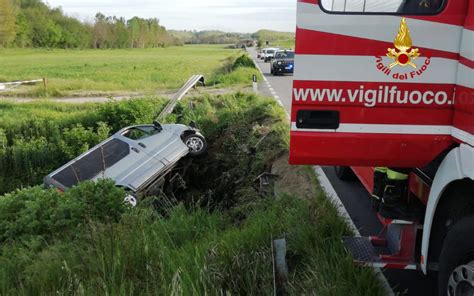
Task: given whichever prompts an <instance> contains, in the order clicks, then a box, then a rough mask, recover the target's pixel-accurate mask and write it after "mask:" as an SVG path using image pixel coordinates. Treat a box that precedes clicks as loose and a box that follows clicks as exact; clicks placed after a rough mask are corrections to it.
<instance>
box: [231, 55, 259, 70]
mask: <svg viewBox="0 0 474 296" xmlns="http://www.w3.org/2000/svg"><path fill="white" fill-rule="evenodd" d="M240 67H245V68H252V69H255V68H256V67H255V63H254V62H253V59H252V58H251V57H250V56H248V55H247V54H243V55H241V56H240V57H238V58H237V59H236V60H235V61H234V64H233V65H232V70H236V69H237V68H240Z"/></svg>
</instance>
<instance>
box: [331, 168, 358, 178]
mask: <svg viewBox="0 0 474 296" xmlns="http://www.w3.org/2000/svg"><path fill="white" fill-rule="evenodd" d="M334 170H335V171H336V176H337V178H338V179H339V180H341V181H353V180H354V172H353V171H352V169H351V168H350V167H348V166H336V167H334Z"/></svg>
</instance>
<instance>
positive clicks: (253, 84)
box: [252, 74, 258, 93]
mask: <svg viewBox="0 0 474 296" xmlns="http://www.w3.org/2000/svg"><path fill="white" fill-rule="evenodd" d="M252 86H253V92H254V93H258V83H257V75H255V74H254V75H253V76H252Z"/></svg>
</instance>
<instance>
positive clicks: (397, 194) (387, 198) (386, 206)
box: [380, 169, 412, 220]
mask: <svg viewBox="0 0 474 296" xmlns="http://www.w3.org/2000/svg"><path fill="white" fill-rule="evenodd" d="M407 200H408V175H407V174H403V173H399V172H396V171H393V170H390V169H388V170H387V179H386V185H385V190H384V193H383V198H382V203H381V205H380V215H381V216H382V217H384V218H387V219H401V220H411V219H412V217H411V214H410V212H409V209H408V202H407Z"/></svg>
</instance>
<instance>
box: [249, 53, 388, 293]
mask: <svg viewBox="0 0 474 296" xmlns="http://www.w3.org/2000/svg"><path fill="white" fill-rule="evenodd" d="M252 58H253V56H252ZM253 62H254V63H255V66H256V67H257V69H258V70H259V71H260V73H261V74H262V76H263V79H264V80H265V82H266V83H267V85H268V87H269V88H270V89H271V90H273V89H272V88H271V84H270V82H269V81H268V80H267V79H266V77H265V74H263V71H262V69H261V68H260V66H259V65H258V64H257V62H256V61H255V59H254V60H253ZM272 93H274V91H273V92H272ZM273 98H274V99H275V100H276V101H277V102H278V104H279V105H280V106H282V107H283V102H282V101H281V100H280V97H279V96H278V95H276V94H274V95H273ZM283 109H284V110H285V113H286V115H287V116H288V119H290V120H291V117H290V114H289V113H288V111H286V109H285V108H284V107H283ZM313 169H314V172H315V173H316V176H317V177H318V180H319V184H320V185H321V188H322V189H323V190H324V191H325V192H326V195H327V196H328V197H329V199H330V200H331V201H332V203H333V204H334V206H335V207H336V209H337V212H338V213H339V215H340V216H341V217H342V218H344V220H346V222H347V223H348V224H349V228H351V230H352V231H354V233H355V234H356V236H359V237H360V236H361V235H360V232H359V230H358V229H357V227H356V226H355V224H354V221H352V219H351V216H350V215H349V212H348V211H347V209H346V207H345V206H344V204H343V203H342V200H341V198H340V197H339V195H338V194H337V192H336V190H335V189H334V187H333V186H332V184H331V182H330V181H329V178H328V176H327V175H326V173H325V172H324V171H323V169H322V168H321V167H320V166H315V167H314V168H313ZM374 271H375V275H376V277H377V278H378V279H379V281H380V284H381V285H382V287H383V289H384V290H385V292H386V295H387V296H394V295H395V293H394V292H393V290H392V287H391V286H390V284H389V283H388V281H387V278H386V277H385V275H384V274H383V272H382V271H381V270H380V268H374Z"/></svg>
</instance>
